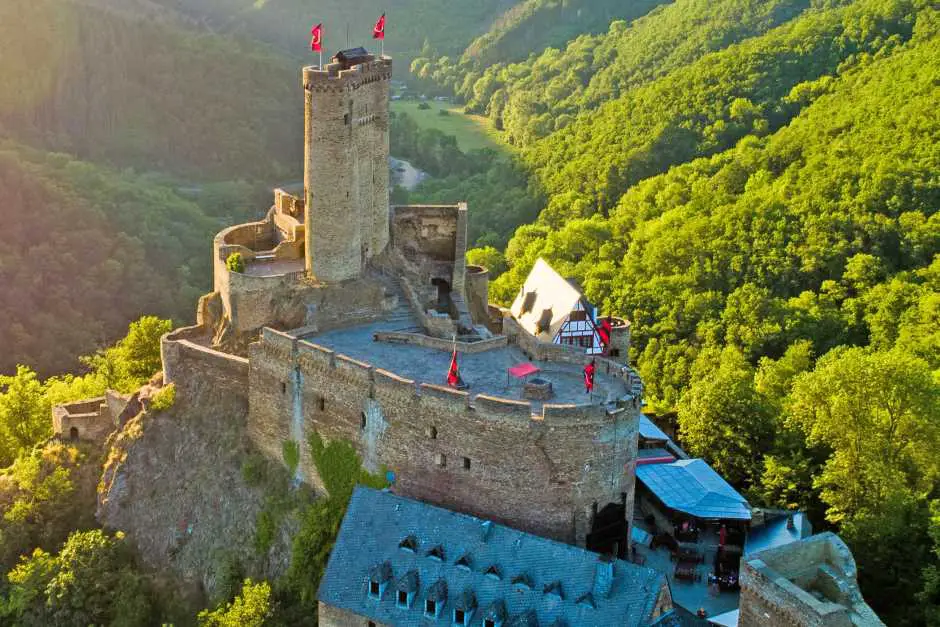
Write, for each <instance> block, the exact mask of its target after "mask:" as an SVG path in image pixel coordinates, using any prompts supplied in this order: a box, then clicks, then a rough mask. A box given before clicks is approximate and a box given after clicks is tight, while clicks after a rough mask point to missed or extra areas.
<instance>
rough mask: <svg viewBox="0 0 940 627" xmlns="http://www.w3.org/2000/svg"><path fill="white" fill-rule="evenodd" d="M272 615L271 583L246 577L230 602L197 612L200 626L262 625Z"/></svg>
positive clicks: (247, 626) (258, 626)
mask: <svg viewBox="0 0 940 627" xmlns="http://www.w3.org/2000/svg"><path fill="white" fill-rule="evenodd" d="M273 616H274V610H273V607H272V599H271V585H270V584H269V583H268V582H267V581H259V582H258V583H254V582H252V580H251V579H246V580H245V582H244V584H243V585H242V590H241V593H240V594H239V595H238V596H237V597H235V599H234V600H233V601H232V602H231V603H225V604H224V605H220V606H219V607H218V608H216V609H215V610H213V611H209V610H203V611H201V612H199V616H198V620H199V625H200V627H262V626H263V625H266V624H270V619H271V618H272V617H273Z"/></svg>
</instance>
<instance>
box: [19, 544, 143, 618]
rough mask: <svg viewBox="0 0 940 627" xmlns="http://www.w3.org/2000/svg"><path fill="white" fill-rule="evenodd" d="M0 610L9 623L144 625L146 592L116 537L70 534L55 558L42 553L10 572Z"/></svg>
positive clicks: (128, 554) (39, 551) (40, 551)
mask: <svg viewBox="0 0 940 627" xmlns="http://www.w3.org/2000/svg"><path fill="white" fill-rule="evenodd" d="M7 578H8V580H9V582H10V588H9V593H8V595H7V598H6V599H5V601H4V604H3V605H4V611H5V612H6V615H7V616H8V617H10V618H12V620H13V622H14V624H23V625H43V624H45V625H75V626H76V627H83V626H84V625H90V624H120V625H146V624H148V623H149V622H150V620H151V613H152V607H151V602H150V597H149V594H148V588H147V586H146V584H145V582H144V580H143V579H142V578H141V576H140V575H139V574H138V573H137V572H136V570H135V569H134V566H133V561H132V558H131V553H130V550H129V549H128V547H127V546H126V545H125V543H124V537H123V535H122V534H121V533H120V532H118V534H117V535H115V536H113V537H112V536H108V535H106V534H105V533H104V532H102V531H100V530H94V531H83V532H75V533H73V534H72V535H70V536H69V539H68V540H67V541H66V542H65V544H64V545H63V546H62V550H61V551H59V553H58V554H57V555H55V556H52V555H50V554H49V553H46V552H45V551H43V550H42V549H36V550H35V551H34V552H33V554H32V555H31V556H30V557H28V558H24V560H23V561H22V562H21V563H20V565H19V566H17V567H16V568H15V569H13V570H12V571H11V572H10V573H9V575H8V577H7Z"/></svg>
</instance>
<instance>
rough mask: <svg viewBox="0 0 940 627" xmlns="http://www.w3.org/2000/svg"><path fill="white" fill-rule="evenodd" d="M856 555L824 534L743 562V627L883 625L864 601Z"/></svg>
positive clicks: (750, 556)
mask: <svg viewBox="0 0 940 627" xmlns="http://www.w3.org/2000/svg"><path fill="white" fill-rule="evenodd" d="M856 577H857V571H856V567H855V559H854V558H853V557H852V553H851V551H850V550H849V548H848V547H847V546H846V545H845V543H844V542H843V541H842V540H841V539H840V538H839V537H838V536H836V535H835V534H832V533H821V534H818V535H815V536H812V537H809V538H805V539H803V540H800V541H799V542H792V543H790V544H787V545H785V546H781V547H777V548H774V549H768V550H766V551H760V552H758V553H755V554H752V555H749V556H748V557H747V558H746V559H744V560H742V561H741V604H740V611H741V614H740V618H739V620H738V625H740V626H741V627H757V626H761V627H764V626H767V627H778V626H779V627H784V626H786V627H792V626H799V627H804V626H805V627H830V626H831V627H865V626H867V627H882V626H883V625H884V623H882V622H881V620H879V619H878V617H877V616H876V615H875V613H874V612H873V611H872V610H871V608H870V607H868V605H867V604H866V603H865V601H864V599H862V595H861V592H860V591H859V588H858V582H857V580H856Z"/></svg>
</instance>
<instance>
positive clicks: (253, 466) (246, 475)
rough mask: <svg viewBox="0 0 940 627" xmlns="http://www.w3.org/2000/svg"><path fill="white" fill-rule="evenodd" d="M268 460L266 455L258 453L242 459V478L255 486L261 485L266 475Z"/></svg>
mask: <svg viewBox="0 0 940 627" xmlns="http://www.w3.org/2000/svg"><path fill="white" fill-rule="evenodd" d="M266 464H267V462H266V461H265V459H264V457H262V456H261V455H260V454H258V453H251V454H249V455H248V456H247V457H246V458H245V459H244V460H243V461H242V479H244V481H245V483H247V484H248V485H250V486H252V487H254V486H258V485H261V482H262V481H263V480H264V476H265V472H264V471H265V467H266Z"/></svg>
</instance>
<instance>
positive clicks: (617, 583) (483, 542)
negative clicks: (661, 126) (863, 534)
mask: <svg viewBox="0 0 940 627" xmlns="http://www.w3.org/2000/svg"><path fill="white" fill-rule="evenodd" d="M391 73H392V62H391V59H390V58H388V57H385V56H381V57H375V56H373V55H371V54H369V53H368V52H366V51H365V50H363V49H355V50H350V51H344V52H342V53H340V54H338V55H336V56H335V57H334V58H333V60H332V61H331V63H329V64H328V65H326V66H325V67H323V68H312V67H308V68H305V69H304V71H303V90H304V94H305V118H306V124H305V177H304V181H305V184H304V190H303V193H302V195H295V194H292V193H289V192H287V191H285V190H277V191H275V194H274V202H273V204H272V206H271V208H270V210H269V211H268V212H267V214H266V216H265V218H264V219H263V220H260V221H258V222H251V223H247V224H240V225H236V226H232V227H230V228H227V229H225V230H223V231H222V232H220V233H219V234H218V235H216V237H215V239H214V241H213V264H214V289H213V292H212V293H210V294H208V295H206V296H204V297H203V298H201V299H200V301H199V304H198V307H197V313H196V324H195V325H194V326H191V327H186V328H181V329H177V330H175V331H173V332H171V333H169V334H168V335H166V336H165V337H163V338H162V343H161V350H162V358H163V376H164V381H165V382H166V383H175V384H177V389H178V392H177V394H178V395H182V396H183V398H185V396H186V394H187V393H189V391H190V390H195V389H200V388H201V389H206V388H207V387H209V388H212V389H213V390H216V391H221V392H222V393H224V394H225V395H227V396H228V397H229V398H231V399H233V401H234V402H236V403H238V404H240V405H241V406H242V407H244V408H245V410H246V413H247V416H248V419H247V427H246V429H247V433H248V436H249V438H250V440H251V441H252V443H253V444H254V446H255V447H256V448H257V449H258V450H259V451H261V452H262V453H263V454H264V455H265V456H267V457H268V458H270V459H272V460H276V461H282V462H283V461H285V460H284V459H283V458H284V455H285V451H287V450H298V451H299V463H298V464H297V467H296V479H297V480H298V481H302V482H306V483H307V484H309V485H311V486H313V487H314V488H316V489H317V490H320V491H322V490H325V486H324V485H323V482H322V481H321V479H320V477H319V476H318V475H317V471H316V468H315V466H314V464H313V463H312V459H311V452H310V446H309V439H310V437H311V435H312V434H314V433H316V434H317V435H319V436H320V437H323V438H325V439H327V440H337V439H343V440H348V441H349V442H351V443H352V444H353V445H354V447H355V449H356V450H357V452H358V453H359V455H360V457H361V460H362V462H363V464H364V466H365V467H366V468H367V469H368V470H370V471H372V472H383V473H385V476H386V477H387V479H388V481H389V484H390V488H389V492H387V493H383V492H375V491H370V490H365V489H359V490H357V492H356V493H355V495H354V497H353V502H352V504H351V506H350V510H349V514H348V515H347V518H346V520H345V521H344V523H343V528H342V530H341V533H340V539H339V541H338V542H337V545H336V550H335V552H334V554H333V556H332V557H331V560H330V566H329V568H328V570H327V573H326V576H325V579H324V581H323V585H322V587H321V589H320V601H321V616H320V618H321V621H322V624H325V625H363V626H366V625H369V626H375V625H392V624H394V625H400V624H401V625H407V624H415V625H418V624H428V623H436V622H439V621H444V622H445V623H446V624H462V625H465V626H466V625H474V626H476V625H484V626H486V627H509V626H510V625H526V626H530V627H531V626H535V625H572V626H574V625H653V624H657V625H667V624H678V623H677V622H675V621H677V620H678V617H677V616H678V615H677V613H676V612H675V611H673V595H672V593H671V586H678V585H684V584H682V583H678V582H675V580H674V578H670V577H668V576H665V575H664V571H663V570H661V569H660V570H659V571H657V570H651V569H650V568H646V567H642V566H639V565H636V564H632V563H629V562H627V561H624V559H625V558H630V557H631V554H632V553H633V551H632V549H631V543H632V542H634V541H635V538H636V536H635V535H634V533H633V529H632V520H633V517H634V511H635V503H634V501H635V485H636V467H637V462H638V439H639V431H640V428H641V415H640V410H641V407H642V404H643V385H642V382H641V380H640V377H639V376H638V375H637V373H636V372H635V371H634V370H633V369H632V368H631V367H630V366H629V363H628V361H627V359H628V355H627V350H628V348H629V330H630V327H629V323H628V322H627V321H625V320H620V319H613V318H608V321H610V320H616V324H615V325H612V326H611V327H610V329H608V331H609V332H610V337H609V340H610V344H609V346H608V349H609V350H605V348H604V347H603V346H601V345H600V344H598V343H597V342H596V341H595V340H594V339H593V338H594V336H595V333H594V331H596V329H595V330H594V331H591V340H590V341H588V342H586V344H589V346H585V347H582V346H580V345H579V344H580V343H581V342H580V341H578V342H574V341H570V342H568V341H563V340H564V339H565V338H566V336H565V333H566V332H570V333H582V332H583V329H580V327H577V328H576V327H574V326H571V323H572V322H575V323H577V322H586V320H579V319H578V318H579V316H580V317H584V318H586V312H587V307H586V305H585V302H586V301H583V299H582V298H580V297H579V296H578V297H571V298H568V299H567V300H564V301H563V300H558V299H554V298H553V295H552V293H550V292H551V290H552V288H551V285H549V283H546V282H544V281H543V282H536V283H538V284H537V285H536V284H535V283H533V284H532V286H530V288H529V289H528V290H523V293H522V294H520V298H519V299H518V302H517V303H516V304H515V305H514V309H517V310H518V311H513V310H506V309H501V308H499V307H496V306H493V305H490V304H489V302H488V273H487V271H486V269H485V268H480V267H475V266H467V264H466V262H465V255H466V250H467V222H468V211H469V208H468V207H467V206H466V204H457V205H420V206H397V207H390V206H389V204H388V171H387V159H388V88H389V80H390V78H391ZM566 285H568V284H566ZM569 287H570V286H569ZM569 291H570V290H569ZM572 294H574V292H572ZM545 303H548V304H545ZM543 305H544V306H543ZM523 309H524V310H525V311H523ZM536 309H538V311H536ZM556 309H557V311H555V310H556ZM565 309H568V310H570V311H565ZM590 309H591V311H590V315H591V319H592V321H593V320H595V319H596V312H595V311H594V310H593V307H591V308H590ZM572 313H574V314H575V315H574V316H572V315H570V314H572ZM565 325H569V326H567V327H565ZM595 326H596V325H595ZM564 329H568V331H565V330H564ZM585 335H586V334H585ZM559 338H560V339H559ZM556 340H558V341H556ZM585 349H588V351H589V352H590V353H592V354H591V355H588V354H586V352H585ZM454 355H456V359H457V361H458V364H459V371H460V379H461V381H462V382H463V385H461V386H460V387H453V386H450V385H447V383H446V380H447V377H446V375H447V373H448V370H449V368H450V365H451V359H452V356H454ZM589 361H593V363H594V366H595V368H594V375H593V387H592V388H588V387H586V386H585V374H584V368H585V366H586V364H587V363H588V362H589ZM520 372H522V373H528V374H526V375H524V376H521V377H518V378H517V377H516V376H513V373H517V374H518V373H520ZM99 406H100V407H103V405H102V403H101V401H100V400H99V401H95V403H94V406H93V407H92V406H89V407H88V408H86V407H84V406H81V407H78V406H76V407H75V408H71V409H67V410H62V411H60V412H59V414H57V416H58V418H57V420H58V422H57V431H58V432H60V433H62V432H63V431H65V432H66V433H71V434H72V435H76V433H77V432H76V431H73V428H75V429H82V427H81V426H76V425H79V424H80V423H81V421H85V423H87V424H91V423H92V422H93V423H94V424H95V425H99V424H104V422H106V421H104V419H100V416H99V414H101V416H104V415H105V414H104V413H103V412H102V411H98V413H96V414H95V420H93V421H91V420H90V419H89V417H88V416H84V414H87V413H89V411H90V409H95V408H99ZM86 409H88V410H89V411H86ZM96 411H97V409H96ZM72 414H75V415H72ZM646 422H647V423H648V422H649V421H646ZM650 426H651V425H649V424H647V427H646V428H647V431H649V427H650ZM66 430H68V431H66ZM94 434H95V437H99V436H100V434H97V432H94ZM62 435H65V433H62ZM663 437H664V438H665V436H663ZM665 439H666V440H668V438H665ZM290 443H293V445H294V446H287V445H288V444H290ZM671 450H673V451H679V452H681V451H680V450H679V449H678V447H673V448H672V449H671ZM647 452H648V451H647ZM665 459H672V457H671V456H669V454H668V453H662V454H660V453H657V455H654V456H652V457H651V456H649V455H646V456H645V457H644V463H650V462H651V460H652V461H663V460H665ZM285 465H286V462H285ZM641 533H642V532H641ZM409 538H413V541H412V540H409ZM600 554H605V555H608V556H609V558H607V559H601V558H600V557H599V555H600ZM801 555H802V553H801ZM805 555H806V556H807V558H806V559H812V556H814V555H817V553H813V552H808V553H805ZM819 555H821V554H819ZM750 557H751V556H749V558H750ZM667 559H668V558H667ZM755 559H756V558H755ZM461 560H463V561H461ZM786 561H787V560H786V559H785V557H781V558H774V559H773V560H771V561H770V562H766V564H767V565H768V566H767V567H766V568H765V567H764V566H760V564H758V563H757V562H756V561H754V560H750V561H748V566H747V568H749V569H751V570H745V573H746V574H747V577H745V576H744V575H742V586H743V588H744V593H743V595H742V608H741V614H740V616H741V622H740V624H742V625H756V624H788V625H804V624H805V625H810V624H812V625H815V624H829V623H817V622H812V621H809V620H808V619H807V620H804V617H805V616H806V615H807V614H805V613H800V612H799V611H796V612H790V610H789V609H788V608H790V605H791V604H792V605H793V606H794V607H795V606H796V604H798V603H806V599H805V598H803V597H802V596H801V595H800V594H798V593H794V591H793V590H791V589H790V587H788V586H786V585H783V584H782V583H781V581H782V579H781V577H783V578H788V577H791V575H789V574H788V572H789V571H787V569H786V568H785V567H784V566H783V565H782V564H784V563H785V562H786ZM752 562H753V563H752ZM808 567H809V566H808ZM768 568H769V569H775V570H773V573H779V575H778V574H772V573H771V570H768ZM819 568H820V570H819V572H820V573H822V574H820V575H819V577H818V578H817V579H818V581H823V580H825V581H830V580H831V577H829V575H828V574H827V573H829V572H830V571H829V570H827V569H825V568H823V566H820V567H819ZM830 570H831V569H830ZM752 571H753V573H752ZM800 572H801V573H802V572H803V571H802V570H801V571H800ZM840 572H842V574H843V575H844V576H845V577H849V575H852V576H853V577H854V574H853V571H852V569H851V568H848V567H844V568H842V570H841V571H840ZM793 577H795V578H797V579H799V578H800V577H802V575H799V574H798V575H793ZM827 577H828V578H827ZM671 581H672V583H670V582H671ZM800 581H802V579H800ZM853 581H854V579H853ZM774 586H776V588H775V587H774ZM777 588H779V589H780V590H782V592H780V591H778V590H777ZM830 588H831V586H830ZM830 588H827V590H828V589H830ZM790 593H793V594H790ZM788 594H789V596H787V595H788ZM794 595H795V596H794ZM839 598H843V597H839ZM844 598H849V599H851V600H852V601H853V602H855V601H857V600H858V599H857V598H856V597H854V596H852V595H848V596H844ZM768 599H770V600H769V601H768ZM745 603H748V604H751V605H752V606H753V607H754V608H759V610H758V609H755V610H754V611H751V610H748V609H745ZM758 611H759V612H763V613H757V612H758ZM767 613H769V614H770V615H772V616H781V617H783V616H785V617H786V618H781V619H780V621H779V622H775V623H763V622H761V621H762V620H764V619H763V618H760V617H762V616H764V614H767ZM855 614H858V615H862V614H860V613H859V612H856V613H855ZM755 616H757V617H758V618H756V619H755V618H753V617H755ZM875 620H877V619H875ZM755 621H756V622H755ZM801 621H802V622H801ZM852 624H877V623H852Z"/></svg>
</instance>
